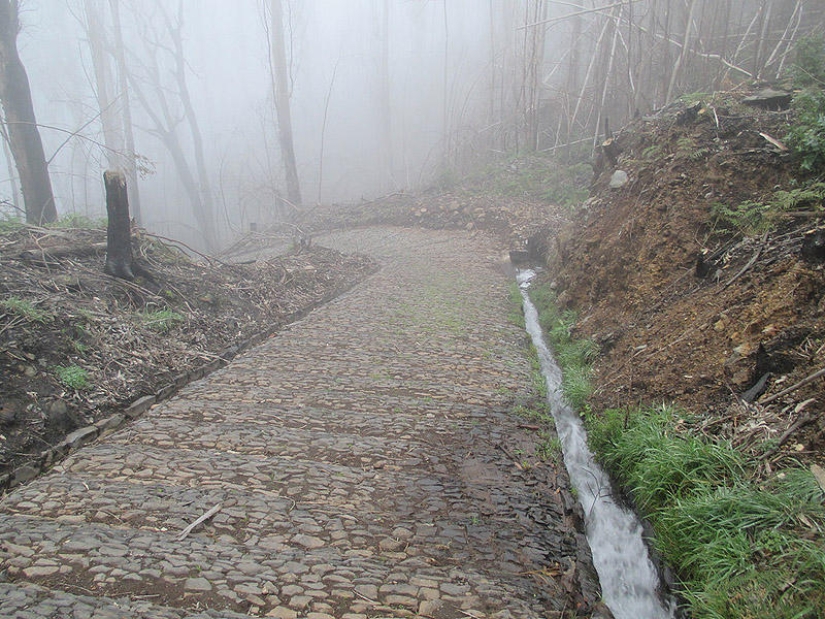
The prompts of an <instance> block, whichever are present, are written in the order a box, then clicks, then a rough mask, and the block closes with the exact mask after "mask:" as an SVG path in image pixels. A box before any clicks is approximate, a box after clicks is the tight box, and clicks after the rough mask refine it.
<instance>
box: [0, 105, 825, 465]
mask: <svg viewBox="0 0 825 619" xmlns="http://www.w3.org/2000/svg"><path fill="white" fill-rule="evenodd" d="M743 96H744V95H742V94H735V95H734V94H726V95H717V96H715V97H713V98H708V99H707V100H706V101H704V102H702V103H701V104H699V105H694V103H695V102H679V103H677V104H674V105H673V106H670V107H669V108H666V109H665V110H662V111H661V112H659V113H658V114H657V115H656V116H653V117H649V118H640V119H638V120H636V121H634V122H633V123H632V124H630V125H628V126H627V127H625V128H624V129H622V131H621V132H620V133H619V134H618V135H617V136H615V144H616V145H617V146H618V149H619V150H620V154H619V156H618V159H617V161H616V162H615V166H614V165H610V163H608V164H607V165H600V166H599V167H600V174H599V175H597V176H596V177H595V180H594V178H593V174H592V171H590V170H585V171H584V172H582V168H581V167H579V168H578V176H574V177H571V178H568V179H566V180H565V181H564V182H565V183H566V184H567V185H571V186H574V189H573V193H575V191H576V190H578V191H580V190H581V188H582V187H583V186H586V185H587V184H588V183H591V182H592V185H591V187H590V197H589V199H587V200H586V201H585V202H584V205H583V207H581V208H568V207H560V206H553V205H552V204H550V203H549V202H548V198H552V197H553V196H554V195H555V196H558V195H565V196H567V197H568V198H569V197H570V196H569V195H568V194H567V193H565V192H564V191H561V192H560V191H558V189H559V188H558V187H555V186H551V185H553V184H554V183H555V181H553V180H548V179H552V177H553V172H552V170H553V168H554V167H557V166H554V164H553V163H552V162H550V161H548V160H546V159H542V158H533V159H529V160H528V159H522V160H513V161H509V162H506V163H503V164H499V165H497V166H495V167H494V168H493V169H492V170H488V171H487V172H485V174H484V175H482V176H480V177H478V178H476V179H472V178H471V179H467V180H465V181H462V183H461V184H460V185H455V186H453V187H450V188H447V189H445V188H441V189H439V190H433V191H431V192H428V193H423V194H418V195H411V194H404V193H399V194H393V195H390V196H386V197H384V198H382V199H380V200H375V201H371V202H363V203H361V204H358V205H353V206H349V207H336V208H334V209H326V210H322V209H316V210H314V211H312V212H311V213H309V214H308V215H307V217H306V220H305V221H304V222H302V223H300V226H301V227H302V228H303V229H304V230H303V231H304V233H305V234H306V236H307V238H310V236H311V231H312V230H328V229H334V228H347V227H353V226H368V225H371V224H393V225H403V226H412V227H416V226H421V227H429V228H440V229H462V230H470V231H472V230H488V231H493V232H496V233H497V234H499V235H501V236H502V237H503V238H505V239H506V240H508V241H509V243H510V245H511V247H513V248H522V247H524V243H525V242H526V241H527V240H528V239H529V240H530V250H531V253H532V254H533V258H536V259H539V260H540V261H542V262H545V263H546V264H547V267H548V268H547V270H546V272H545V273H546V277H548V278H550V279H551V280H552V281H553V282H554V284H555V287H556V289H557V290H558V291H559V292H560V297H559V300H560V302H561V303H563V304H566V305H567V306H569V307H571V308H575V309H576V310H578V312H579V318H580V320H579V323H578V325H579V326H578V330H579V334H580V335H582V336H587V337H592V338H594V339H595V340H596V342H597V343H598V344H599V345H600V348H601V352H602V354H601V356H600V357H599V359H598V360H597V361H596V366H595V369H596V372H595V387H596V390H595V394H594V396H593V397H592V399H591V405H592V406H593V407H594V408H605V407H624V406H630V405H635V404H638V403H639V402H657V401H659V402H660V401H662V400H667V401H676V402H677V403H678V404H680V405H681V406H682V407H684V408H685V409H686V411H688V412H691V413H695V414H698V415H702V416H703V417H704V419H705V422H704V428H705V430H706V431H707V432H709V433H712V434H714V435H720V436H724V437H726V438H730V439H732V440H733V441H734V442H735V443H737V444H738V445H740V446H741V447H742V448H743V449H745V450H746V451H750V452H752V453H754V454H760V453H761V454H763V455H765V460H766V462H768V463H770V462H772V461H773V462H775V461H776V460H777V459H781V458H784V457H793V458H797V459H802V460H818V461H820V462H822V461H823V460H825V455H824V454H825V449H823V448H824V447H825V417H823V416H822V415H821V412H820V411H821V410H822V403H823V401H825V399H824V398H823V379H822V378H819V379H816V380H813V381H811V382H809V383H807V384H806V385H803V386H800V387H796V388H794V389H792V390H791V391H789V392H788V393H787V394H782V393H781V392H783V391H784V390H787V389H788V388H789V387H793V386H794V385H796V384H797V383H798V382H799V381H801V380H803V379H805V378H806V377H808V376H811V375H812V374H814V373H815V372H816V371H818V370H820V369H821V368H822V367H823V350H825V296H823V291H825V272H823V266H822V255H821V254H817V251H818V250H816V247H814V250H813V253H811V251H808V252H807V253H806V255H805V256H803V255H802V254H803V253H804V252H803V251H802V247H803V244H804V241H805V239H806V238H807V239H810V238H813V237H812V235H815V233H816V231H817V230H818V229H819V226H820V225H821V217H820V215H821V214H822V198H821V196H820V197H819V198H818V199H817V198H816V197H814V198H811V197H810V196H808V197H804V196H802V197H801V198H800V195H801V194H799V195H798V194H791V197H790V198H789V197H788V196H787V195H785V197H784V198H782V195H781V194H780V193H778V192H779V191H780V190H785V191H786V192H788V191H792V190H793V188H794V187H796V185H795V183H796V181H795V180H794V179H795V178H796V177H797V176H798V174H797V167H796V165H795V163H794V162H793V161H791V158H790V156H789V155H788V154H787V153H786V152H784V151H783V150H782V147H781V139H782V136H783V135H784V134H785V133H786V132H787V129H788V123H789V115H788V113H787V112H783V111H779V112H771V111H763V110H758V109H754V108H749V107H745V106H743V105H742V104H741V103H740V102H739V101H740V100H741V98H742V97H743ZM769 138H770V139H769ZM777 141H779V142H777ZM616 168H618V169H621V170H622V171H624V172H625V173H626V174H627V178H628V182H627V183H626V184H624V185H623V186H621V187H618V188H611V187H610V179H611V177H612V175H613V172H614V170H615V169H616ZM542 179H544V180H542ZM551 189H553V190H554V191H550V190H551ZM568 193H569V192H568ZM796 198H800V199H798V200H797V199H796ZM780 199H784V201H785V205H786V206H787V207H788V208H787V210H788V211H789V212H788V213H786V214H783V215H781V216H779V217H778V218H774V219H771V220H769V221H767V220H766V221H763V220H760V219H759V218H758V217H757V218H756V219H753V218H751V219H748V217H749V216H750V215H753V214H754V213H756V211H759V207H760V206H761V205H764V204H767V203H771V202H774V203H775V202H777V201H778V200H780ZM743 203H744V204H745V205H746V207H747V208H745V209H744V210H743V211H736V212H734V211H735V209H736V207H737V205H741V204H743ZM748 205H750V206H748ZM732 213H733V214H732ZM758 214H759V213H756V215H758ZM754 221H756V225H753V222H754ZM766 222H767V224H768V225H764V226H763V227H759V226H762V225H763V224H765V223H766ZM757 228H758V229H757ZM290 234H291V233H285V234H277V233H273V234H259V235H256V236H254V237H248V238H246V239H244V240H243V242H242V243H239V244H238V245H236V246H235V247H234V248H232V252H231V253H232V255H233V256H234V257H233V259H234V260H235V261H237V260H239V259H246V258H248V257H249V256H254V255H255V252H257V251H259V250H260V249H261V248H263V247H266V246H270V245H272V244H273V243H275V242H276V241H277V242H282V243H284V242H285V243H286V244H287V245H288V244H289V243H290V240H289V239H290ZM276 237H277V238H276ZM284 239H286V241H285V240H284ZM104 241H105V233H104V232H103V231H92V230H85V229H84V230H72V229H59V228H58V229H48V230H46V229H39V228H18V229H12V230H9V231H4V232H3V233H2V234H0V267H2V270H0V373H2V384H0V473H2V472H7V471H9V470H11V469H12V468H13V467H15V466H17V465H19V464H20V463H21V462H24V461H26V460H30V459H32V458H35V459H36V458H37V457H38V454H40V453H41V452H42V451H44V450H46V449H48V447H49V446H51V445H53V444H54V443H55V442H57V441H59V440H60V438H61V437H62V436H64V435H65V434H66V433H67V432H70V431H71V430H73V429H74V428H77V427H80V426H83V425H86V424H89V423H94V422H95V421H97V420H99V419H100V418H102V417H104V416H105V415H109V414H111V412H112V411H113V410H118V409H119V408H122V407H123V406H125V405H127V404H128V403H129V402H131V401H134V400H135V399H136V398H138V397H140V396H141V395H143V394H147V393H155V392H157V391H158V390H159V389H162V388H163V387H164V386H165V385H168V384H170V383H172V384H174V382H175V379H176V377H177V376H178V375H179V374H180V373H181V372H182V371H184V370H187V369H191V368H193V367H198V366H202V365H208V364H209V363H213V362H214V361H215V359H217V358H220V357H221V355H223V356H226V350H227V349H230V350H231V347H232V346H233V345H236V344H237V343H239V342H245V341H247V340H248V339H249V338H250V337H251V336H252V335H253V334H256V333H260V332H271V331H272V330H273V329H274V328H276V327H277V326H278V325H279V324H283V322H284V321H286V320H289V318H290V316H293V315H295V313H296V312H300V311H302V310H305V309H307V308H309V307H312V306H314V305H317V304H318V303H321V302H323V301H324V300H326V299H329V298H330V297H331V296H333V295H334V294H336V293H337V292H340V291H341V290H343V289H345V288H348V287H350V286H352V285H353V284H354V283H355V282H357V281H358V280H359V279H360V278H362V277H363V276H364V275H365V274H366V273H368V272H370V271H371V270H372V269H374V268H375V265H374V264H373V263H372V262H371V261H370V260H369V259H368V258H365V257H359V256H343V255H341V254H338V253H336V252H332V251H330V250H325V249H323V248H320V247H314V246H310V247H303V248H299V249H300V251H297V252H292V253H288V254H286V255H284V256H282V257H278V258H272V259H269V260H265V261H255V260H251V261H249V262H248V263H246V264H237V263H235V264H228V263H225V262H220V261H217V260H214V259H211V260H200V261H197V262H195V261H192V260H190V259H188V258H186V257H185V256H184V254H183V253H182V252H179V251H177V250H175V249H174V248H173V247H171V246H170V245H169V244H164V243H162V242H160V241H159V240H158V239H156V238H152V237H151V236H149V235H145V234H144V235H142V236H141V235H138V238H137V240H136V243H137V248H138V251H137V254H138V257H139V258H140V259H141V260H143V261H144V263H145V265H146V266H147V268H148V269H149V270H150V271H152V272H153V273H154V274H155V279H156V282H145V281H144V282H139V283H138V284H132V283H126V282H121V281H117V280H113V279H111V278H109V277H107V276H104V275H103V274H102V271H101V266H102V256H103V253H104V252H105V247H103V242H104ZM808 245H810V244H808ZM808 245H806V247H807V246H808ZM814 245H815V244H814ZM244 252H246V253H244ZM239 256H240V258H239ZM700 256H701V258H700ZM226 259H228V258H226ZM231 354H232V353H230V355H229V356H231ZM761 379H764V383H765V384H764V393H761V394H760V395H759V396H758V397H756V398H754V397H752V394H750V395H748V399H749V400H752V401H751V402H745V401H744V400H743V399H742V398H741V397H740V396H741V395H742V394H745V393H746V392H748V390H749V389H751V388H752V387H754V385H755V384H756V383H758V382H760V380H761ZM757 391H762V390H761V389H757Z"/></svg>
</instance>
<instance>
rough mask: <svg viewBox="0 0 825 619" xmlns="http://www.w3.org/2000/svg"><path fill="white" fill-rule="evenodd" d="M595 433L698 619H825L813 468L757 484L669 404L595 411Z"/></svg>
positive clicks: (733, 456)
mask: <svg viewBox="0 0 825 619" xmlns="http://www.w3.org/2000/svg"><path fill="white" fill-rule="evenodd" d="M588 436H589V440H590V444H591V448H592V449H593V450H594V452H595V453H597V455H598V457H599V459H600V460H601V461H602V462H603V463H604V465H605V466H606V467H607V468H608V470H610V471H611V473H612V474H613V476H614V478H615V479H616V480H617V482H618V483H619V484H620V485H621V486H623V487H624V488H626V489H627V490H629V491H630V494H631V496H632V497H633V499H634V501H635V504H636V506H637V507H638V508H639V510H640V511H641V513H642V515H643V516H645V517H646V518H647V519H648V520H649V521H650V522H651V523H652V524H653V528H654V530H655V533H656V536H655V545H656V547H657V549H658V550H659V551H660V552H661V553H662V556H663V557H664V559H665V560H666V562H667V563H668V564H669V565H671V566H672V567H673V568H674V569H675V571H676V573H677V574H678V576H679V578H680V579H681V582H682V584H683V586H684V590H683V591H682V593H683V595H684V597H685V599H686V600H687V601H688V603H689V607H690V612H691V616H692V617H694V618H695V619H700V618H713V619H722V618H725V619H728V618H730V619H749V618H751V617H762V616H770V617H780V618H782V619H785V618H787V619H790V618H792V617H793V618H799V619H802V618H805V619H807V618H811V619H813V618H814V617H821V616H822V615H821V613H822V611H823V610H824V609H825V589H823V588H822V586H821V583H822V582H825V546H823V543H822V542H823V538H822V535H823V530H825V503H823V501H824V500H825V494H823V491H822V489H821V488H820V487H819V485H818V484H817V482H816V480H815V479H814V477H813V475H812V474H811V473H810V472H809V471H807V470H804V469H791V470H787V471H784V472H782V473H780V474H778V475H776V476H775V477H773V478H771V479H769V480H767V481H764V482H761V483H760V482H757V481H755V480H754V476H753V471H751V470H750V468H749V467H748V463H747V462H746V461H745V459H744V457H743V456H742V454H741V453H739V452H738V451H736V450H735V449H734V448H733V447H732V446H731V445H730V444H729V443H726V442H724V441H715V440H710V439H708V438H706V437H703V436H700V435H696V434H694V433H693V432H691V431H690V425H689V422H687V421H686V420H684V419H683V418H681V416H680V414H679V412H678V411H677V410H675V409H673V408H670V407H665V406H661V407H656V408H644V409H632V410H626V411H619V410H612V411H606V412H605V413H604V414H603V415H593V414H591V415H589V416H588ZM766 613H767V614H766Z"/></svg>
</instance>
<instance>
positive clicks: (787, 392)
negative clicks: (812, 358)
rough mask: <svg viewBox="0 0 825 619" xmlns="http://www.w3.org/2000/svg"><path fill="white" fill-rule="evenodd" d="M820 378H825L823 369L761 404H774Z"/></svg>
mask: <svg viewBox="0 0 825 619" xmlns="http://www.w3.org/2000/svg"><path fill="white" fill-rule="evenodd" d="M820 376H825V368H822V369H821V370H817V371H816V372H814V373H813V374H811V375H810V376H807V377H805V378H803V379H802V380H800V381H799V382H798V383H796V384H795V385H791V386H790V387H788V388H787V389H783V390H782V391H780V392H779V393H775V394H773V395H772V396H770V397H769V398H765V399H764V400H763V401H762V402H761V404H762V405H765V404H770V403H771V402H773V401H775V400H778V399H779V398H781V397H782V396H783V395H788V394H789V393H792V392H794V391H796V390H797V389H799V388H800V387H804V386H805V385H807V384H808V383H812V382H813V381H815V380H816V379H817V378H819V377H820Z"/></svg>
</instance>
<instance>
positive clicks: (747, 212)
mask: <svg viewBox="0 0 825 619" xmlns="http://www.w3.org/2000/svg"><path fill="white" fill-rule="evenodd" d="M823 204H825V182H811V183H807V184H805V185H803V186H801V187H796V188H794V189H790V190H780V191H776V192H775V193H774V194H773V195H772V196H771V198H770V199H769V200H767V201H766V202H764V203H762V202H754V201H751V200H747V201H745V202H741V203H740V204H739V205H737V206H735V207H730V206H728V205H727V204H723V203H721V202H716V203H714V204H712V205H711V221H712V224H713V227H714V229H715V230H716V231H717V232H719V233H722V234H734V233H738V234H742V235H744V236H753V235H756V234H762V233H764V232H770V231H773V230H774V229H775V228H776V225H777V223H778V222H779V221H780V219H781V217H782V214H783V213H786V212H789V211H797V210H809V211H820V212H821V211H822V210H823Z"/></svg>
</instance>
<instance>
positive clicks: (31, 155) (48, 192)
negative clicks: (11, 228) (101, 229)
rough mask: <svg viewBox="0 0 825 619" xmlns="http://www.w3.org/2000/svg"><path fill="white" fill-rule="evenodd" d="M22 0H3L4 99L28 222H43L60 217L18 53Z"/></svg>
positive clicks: (0, 80)
mask: <svg viewBox="0 0 825 619" xmlns="http://www.w3.org/2000/svg"><path fill="white" fill-rule="evenodd" d="M19 9H20V5H19V2H18V0H0V101H2V103H3V111H4V112H5V117H6V127H7V131H8V135H9V147H10V148H11V152H12V155H13V156H14V162H15V164H16V165H17V171H18V173H19V175H20V185H21V189H22V191H23V202H24V203H25V205H26V221H28V222H29V223H35V224H43V223H48V222H52V221H55V220H56V219H57V208H56V207H55V203H54V194H53V193H52V183H51V179H50V178H49V170H48V166H47V164H46V156H45V154H44V152H43V142H42V140H41V139H40V132H39V131H38V128H37V119H36V118H35V115H34V104H33V103H32V95H31V88H30V86H29V77H28V75H27V74H26V69H25V67H24V66H23V62H22V61H21V60H20V55H19V54H18V53H17V34H18V32H19V31H20V12H19Z"/></svg>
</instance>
